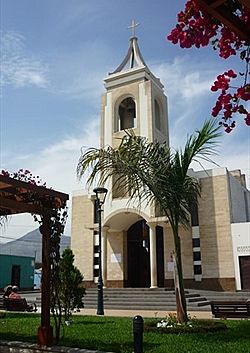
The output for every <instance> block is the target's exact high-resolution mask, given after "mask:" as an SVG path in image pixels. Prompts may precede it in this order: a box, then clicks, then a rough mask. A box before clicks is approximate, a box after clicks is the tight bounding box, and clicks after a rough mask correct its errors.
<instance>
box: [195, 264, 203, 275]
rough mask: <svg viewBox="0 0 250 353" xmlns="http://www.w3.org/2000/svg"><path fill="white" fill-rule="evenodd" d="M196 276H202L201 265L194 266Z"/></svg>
mask: <svg viewBox="0 0 250 353" xmlns="http://www.w3.org/2000/svg"><path fill="white" fill-rule="evenodd" d="M194 274H195V275H201V274H202V270H201V265H194Z"/></svg>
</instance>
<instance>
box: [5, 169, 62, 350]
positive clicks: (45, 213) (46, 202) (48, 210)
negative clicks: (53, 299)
mask: <svg viewBox="0 0 250 353" xmlns="http://www.w3.org/2000/svg"><path fill="white" fill-rule="evenodd" d="M68 199H69V195H67V194H64V193H61V192H58V191H55V190H52V189H48V188H46V187H44V186H37V185H33V184H31V183H28V182H24V181H21V180H17V179H13V178H10V177H8V176H3V175H0V216H9V215H14V214H20V213H30V214H37V215H40V216H41V219H42V225H41V226H40V232H41V233H42V288H41V299H42V301H41V306H42V308H41V326H40V327H39V328H38V334H37V342H38V344H39V345H41V346H50V345H52V344H53V329H52V326H51V325H50V272H51V268H50V234H51V232H50V220H51V216H52V211H53V210H54V209H60V208H63V207H64V206H65V205H66V202H67V200H68Z"/></svg>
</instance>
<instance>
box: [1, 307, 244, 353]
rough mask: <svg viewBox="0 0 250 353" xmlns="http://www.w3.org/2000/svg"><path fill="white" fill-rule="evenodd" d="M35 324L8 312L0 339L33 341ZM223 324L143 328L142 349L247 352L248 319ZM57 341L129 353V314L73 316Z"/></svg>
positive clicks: (27, 316) (33, 317)
mask: <svg viewBox="0 0 250 353" xmlns="http://www.w3.org/2000/svg"><path fill="white" fill-rule="evenodd" d="M148 320H150V319H148ZM52 322H53V320H52ZM145 322H147V319H146V320H145ZM39 324H40V316H39V315H36V314H14V313H8V314H7V315H6V316H5V317H0V339H2V340H20V341H24V342H25V341H26V342H36V332H37V327H38V326H39ZM226 325H227V327H228V329H227V330H226V331H221V332H216V333H199V334H197V333H192V334H183V333H182V334H163V333H158V332H145V333H144V352H145V353H150V352H155V353H177V352H178V353H201V352H202V353H208V352H209V353H250V321H247V320H230V321H226ZM60 345H65V346H71V347H80V348H89V349H99V350H102V351H111V352H117V353H118V352H119V353H132V352H133V334H132V318H131V319H130V318H118V317H96V316H74V317H73V324H72V325H71V326H68V327H66V328H65V336H64V339H63V340H61V342H60Z"/></svg>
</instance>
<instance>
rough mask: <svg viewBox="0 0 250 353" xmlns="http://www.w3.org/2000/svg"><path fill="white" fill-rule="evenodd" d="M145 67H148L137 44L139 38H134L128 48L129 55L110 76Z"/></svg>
mask: <svg viewBox="0 0 250 353" xmlns="http://www.w3.org/2000/svg"><path fill="white" fill-rule="evenodd" d="M145 66H146V64H145V61H144V59H143V57H142V54H141V52H140V49H139V46H138V43H137V37H135V36H133V37H131V38H130V45H129V48H128V52H127V55H126V56H125V58H124V60H123V61H122V63H121V64H120V65H119V66H118V67H117V69H116V70H115V71H113V72H111V73H110V75H112V74H116V73H118V72H122V71H125V70H129V69H134V68H137V67H145Z"/></svg>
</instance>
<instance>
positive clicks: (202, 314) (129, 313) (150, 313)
mask: <svg viewBox="0 0 250 353" xmlns="http://www.w3.org/2000/svg"><path fill="white" fill-rule="evenodd" d="M170 313H176V311H172V310H171V311H154V310H113V309H107V310H105V308H104V314H105V316H125V317H131V318H132V317H134V316H136V315H141V316H142V317H156V318H157V317H159V318H164V317H166V316H167V315H168V314H170ZM188 314H189V315H190V316H191V317H192V318H193V317H197V319H212V313H211V311H188ZM74 315H96V309H81V310H80V312H78V313H75V314H74Z"/></svg>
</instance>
